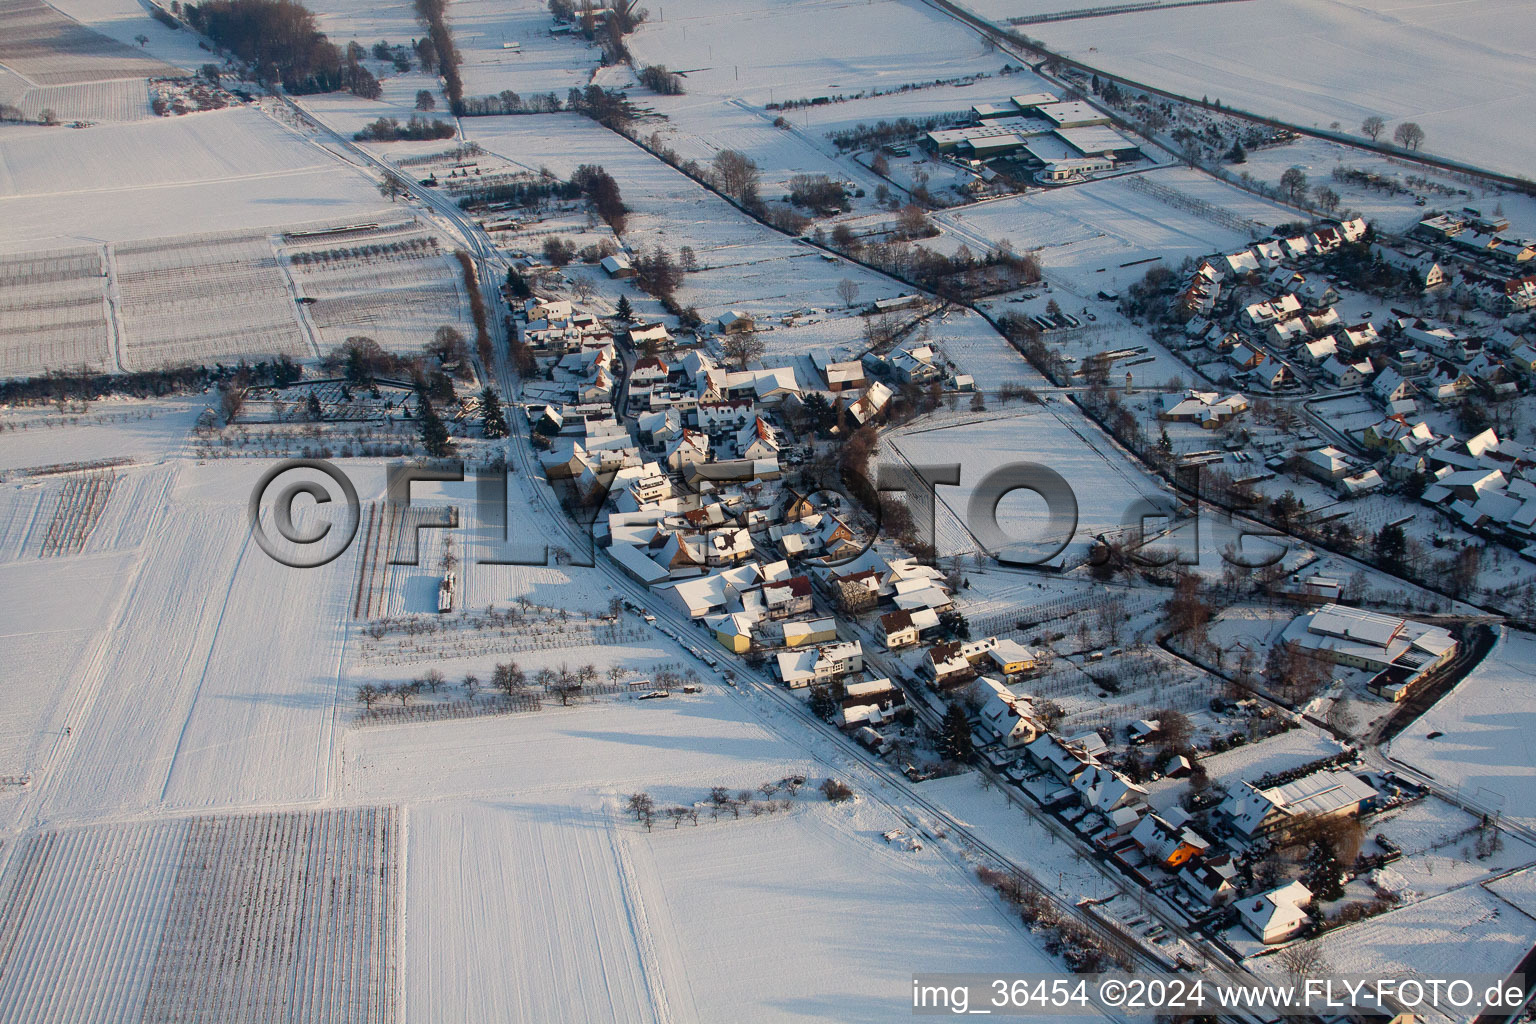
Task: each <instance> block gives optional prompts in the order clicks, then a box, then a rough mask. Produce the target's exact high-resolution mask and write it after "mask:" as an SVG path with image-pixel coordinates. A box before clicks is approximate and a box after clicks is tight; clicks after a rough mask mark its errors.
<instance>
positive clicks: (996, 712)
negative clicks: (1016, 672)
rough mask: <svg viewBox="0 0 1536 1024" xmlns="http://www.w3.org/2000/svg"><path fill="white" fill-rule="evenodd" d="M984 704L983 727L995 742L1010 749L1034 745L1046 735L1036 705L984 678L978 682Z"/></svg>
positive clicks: (1028, 699)
mask: <svg viewBox="0 0 1536 1024" xmlns="http://www.w3.org/2000/svg"><path fill="white" fill-rule="evenodd" d="M976 682H977V686H978V687H979V688H980V689H981V691H982V693H983V696H984V698H985V699H984V701H983V703H982V706H981V712H980V715H979V717H980V721H981V727H982V728H983V729H985V730H986V731H987V732H988V733H990V734H991V736H992V738H993V739H994V740H995V741H996V742H998V743H1001V744H1002V745H1003V746H1005V747H1008V748H1013V747H1022V746H1026V745H1027V744H1030V743H1033V742H1034V741H1035V739H1036V738H1038V737H1039V736H1040V734H1041V733H1043V732H1045V723H1044V722H1043V721H1041V720H1040V718H1039V717H1038V716H1037V715H1036V714H1035V710H1034V701H1033V700H1031V699H1030V698H1029V697H1025V696H1021V695H1018V694H1015V693H1013V692H1012V691H1011V690H1009V689H1008V687H1006V686H1004V685H1003V684H1002V683H1000V682H998V681H997V680H996V679H991V678H989V677H987V676H982V677H981V678H980V679H978V680H977V681H976Z"/></svg>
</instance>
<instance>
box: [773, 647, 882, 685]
mask: <svg viewBox="0 0 1536 1024" xmlns="http://www.w3.org/2000/svg"><path fill="white" fill-rule="evenodd" d="M777 662H778V666H777V667H778V671H779V678H780V679H781V680H783V682H784V685H785V686H788V687H789V688H790V689H800V688H802V687H806V686H810V685H811V684H812V683H825V682H829V681H831V680H833V679H840V678H842V677H843V676H845V675H848V674H850V673H853V672H862V671H863V670H864V648H863V647H862V646H861V645H860V644H859V642H858V641H857V640H848V641H843V642H841V643H833V644H825V645H823V646H820V647H803V648H798V649H796V650H792V651H784V652H783V653H781V654H779V655H778V658H777Z"/></svg>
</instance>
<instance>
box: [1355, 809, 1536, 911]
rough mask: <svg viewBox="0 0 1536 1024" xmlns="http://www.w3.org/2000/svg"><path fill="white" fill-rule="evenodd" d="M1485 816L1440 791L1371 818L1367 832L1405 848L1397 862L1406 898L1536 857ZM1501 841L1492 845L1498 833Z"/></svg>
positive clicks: (1396, 874) (1441, 889)
mask: <svg viewBox="0 0 1536 1024" xmlns="http://www.w3.org/2000/svg"><path fill="white" fill-rule="evenodd" d="M1481 826H1482V821H1481V819H1480V818H1479V817H1478V816H1477V815H1474V814H1469V813H1468V812H1466V811H1464V810H1462V809H1461V808H1459V807H1456V806H1454V805H1452V804H1448V803H1446V802H1445V801H1444V800H1441V799H1439V798H1438V797H1434V796H1427V797H1425V798H1424V799H1422V800H1415V801H1413V802H1412V803H1408V804H1405V805H1403V806H1401V807H1395V808H1392V809H1390V810H1387V811H1384V812H1382V813H1381V814H1379V815H1376V816H1375V817H1372V818H1367V819H1366V821H1365V832H1366V834H1367V835H1377V834H1380V835H1384V836H1386V837H1387V839H1389V840H1390V841H1391V842H1393V843H1395V844H1397V846H1398V847H1399V848H1400V849H1401V850H1402V851H1403V858H1402V860H1399V861H1396V862H1394V863H1393V864H1392V871H1393V872H1394V881H1395V882H1397V883H1398V884H1400V885H1401V886H1402V888H1401V890H1400V891H1399V895H1401V896H1402V897H1403V899H1404V900H1407V901H1411V900H1414V899H1420V898H1422V897H1423V896H1425V895H1429V896H1434V895H1437V894H1439V893H1442V892H1445V891H1447V890H1449V889H1454V888H1456V887H1458V886H1462V885H1467V884H1470V883H1473V882H1480V881H1482V880H1484V879H1486V878H1488V877H1489V876H1490V875H1496V874H1500V873H1502V872H1505V871H1508V870H1510V869H1511V868H1516V867H1519V866H1521V865H1523V864H1530V863H1531V862H1532V861H1533V860H1536V849H1533V848H1532V847H1531V845H1530V844H1529V843H1527V842H1525V841H1524V840H1522V839H1519V838H1517V837H1516V836H1515V835H1514V834H1513V833H1509V832H1491V831H1490V832H1489V834H1488V835H1487V836H1486V837H1485V836H1484V835H1483V830H1482V827H1481ZM1494 836H1496V837H1497V843H1496V845H1493V846H1489V845H1487V844H1488V843H1489V841H1490V840H1491V839H1492V838H1493V837H1494Z"/></svg>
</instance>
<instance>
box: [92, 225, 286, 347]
mask: <svg viewBox="0 0 1536 1024" xmlns="http://www.w3.org/2000/svg"><path fill="white" fill-rule="evenodd" d="M114 261H115V263H116V265H117V275H116V276H117V285H118V289H119V291H120V292H121V293H122V325H123V345H122V363H123V366H124V368H125V369H131V370H147V369H153V368H154V367H157V366H163V365H167V364H171V365H174V364H178V363H204V364H209V363H214V362H218V361H221V360H222V361H230V360H233V359H237V358H242V357H249V358H251V359H252V360H255V359H261V358H268V357H271V356H275V355H289V356H297V357H301V358H302V357H305V356H309V355H312V354H313V352H312V350H311V348H310V346H309V344H308V342H307V340H306V338H305V337H304V332H303V330H302V329H301V328H300V325H299V321H298V319H297V315H296V312H295V309H296V307H295V304H294V299H293V295H292V293H291V292H290V291H289V290H288V284H287V281H286V280H285V279H284V277H283V274H282V271H281V270H280V269H279V268H278V265H277V257H276V255H275V254H274V253H273V251H272V246H271V244H270V242H269V241H268V239H267V236H266V235H259V234H228V235H205V236H200V237H199V236H194V237H191V238H172V239H162V240H158V241H150V242H135V243H129V244H125V245H120V246H117V248H116V250H115V252H114Z"/></svg>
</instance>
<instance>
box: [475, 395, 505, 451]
mask: <svg viewBox="0 0 1536 1024" xmlns="http://www.w3.org/2000/svg"><path fill="white" fill-rule="evenodd" d="M480 413H481V416H482V419H481V425H482V429H483V430H484V432H485V436H486V437H491V438H496V437H506V436H507V417H506V414H505V413H504V412H502V409H501V396H500V395H498V394H496V389H495V388H493V387H490V386H489V385H487V386H486V388H485V390H484V391H482V392H480Z"/></svg>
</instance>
